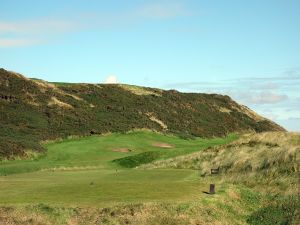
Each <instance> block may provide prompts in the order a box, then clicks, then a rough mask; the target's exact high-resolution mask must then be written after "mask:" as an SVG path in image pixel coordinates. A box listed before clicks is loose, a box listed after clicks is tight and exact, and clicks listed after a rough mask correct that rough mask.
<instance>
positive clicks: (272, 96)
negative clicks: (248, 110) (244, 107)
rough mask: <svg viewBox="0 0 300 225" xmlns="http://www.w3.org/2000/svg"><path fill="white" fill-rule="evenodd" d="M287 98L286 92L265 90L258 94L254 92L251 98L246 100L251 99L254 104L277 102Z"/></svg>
mask: <svg viewBox="0 0 300 225" xmlns="http://www.w3.org/2000/svg"><path fill="white" fill-rule="evenodd" d="M287 99H288V96H287V95H285V94H277V93H274V92H270V91H263V92H260V93H258V94H253V95H252V96H249V99H246V101H249V102H250V103H254V104H275V103H279V102H282V101H285V100H287Z"/></svg>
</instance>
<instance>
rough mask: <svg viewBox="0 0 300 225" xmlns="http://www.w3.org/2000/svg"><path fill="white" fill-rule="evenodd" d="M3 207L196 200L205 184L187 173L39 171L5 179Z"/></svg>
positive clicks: (0, 196)
mask: <svg viewBox="0 0 300 225" xmlns="http://www.w3.org/2000/svg"><path fill="white" fill-rule="evenodd" d="M0 182H1V187H0V199H1V200H0V202H1V204H2V205H15V204H38V203H47V204H51V205H68V206H70V205H71V206H72V205H74V206H107V205H111V204H114V203H136V202H156V201H163V202H178V201H186V200H187V201H189V200H195V199H196V198H197V196H198V197H199V196H200V193H201V185H200V182H199V180H198V179H197V173H196V172H194V171H187V170H146V171H143V170H125V171H118V172H116V171H115V170H103V169H100V170H90V171H76V172H73V171H72V172H70V171H59V172H35V173H28V174H22V175H12V176H9V177H5V178H3V177H2V178H1V179H0Z"/></svg>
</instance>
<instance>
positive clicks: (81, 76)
mask: <svg viewBox="0 0 300 225" xmlns="http://www.w3.org/2000/svg"><path fill="white" fill-rule="evenodd" d="M0 6H1V13H0V67H3V68H5V69H8V70H12V71H16V72H19V73H22V74H24V75H25V76H29V77H37V78H41V79H44V80H48V81H67V82H92V83H100V82H105V81H106V80H107V78H108V77H109V78H110V80H113V81H114V80H117V81H118V82H120V83H128V84H136V85H142V86H151V87H159V88H164V89H178V90H180V91H185V92H209V93H221V94H228V95H230V96H231V97H232V98H233V99H234V100H236V101H238V102H239V103H242V104H245V105H247V106H249V107H250V108H252V109H254V110H255V111H257V112H258V113H260V114H262V115H263V116H265V117H267V118H270V119H272V120H275V121H276V122H278V123H279V124H281V125H283V126H284V127H286V128H287V129H289V130H298V131H300V90H299V89H300V88H299V87H300V41H299V40H300V1H299V0H284V1H283V0H251V1H241V0H222V1H221V0H216V1H211V0H205V1H204V0H203V1H202V0H160V1H153V0H151V1H150V0H148V1H147V0H143V1H142V0H109V1H104V0H103V1H101V0H97V1H96V0H88V1H87V0H72V1H71V0H51V1H50V0H49V1H40V0H26V1H23V0H14V1H11V0H0Z"/></svg>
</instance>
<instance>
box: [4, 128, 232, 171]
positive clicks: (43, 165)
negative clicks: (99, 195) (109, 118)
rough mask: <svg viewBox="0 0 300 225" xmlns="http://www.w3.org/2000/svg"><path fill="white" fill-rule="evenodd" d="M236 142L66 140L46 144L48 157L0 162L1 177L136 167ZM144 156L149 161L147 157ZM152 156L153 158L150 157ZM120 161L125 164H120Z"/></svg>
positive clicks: (148, 137)
mask: <svg viewBox="0 0 300 225" xmlns="http://www.w3.org/2000/svg"><path fill="white" fill-rule="evenodd" d="M236 138H237V136H236V135H234V134H232V135H229V136H228V137H227V138H214V139H201V138H195V139H193V140H184V139H181V138H179V137H177V136H173V135H163V134H160V133H154V132H150V131H135V132H129V133H126V134H118V133H114V134H109V135H104V136H90V137H84V138H78V139H70V140H63V141H59V142H54V143H48V144H46V145H45V147H46V148H47V153H46V154H43V155H40V156H39V157H34V158H33V159H28V160H15V161H0V175H2V176H3V175H9V174H16V173H27V172H32V171H37V170H45V169H58V168H61V169H63V168H70V167H73V168H76V167H77V168H80V167H94V168H115V167H119V166H118V162H121V163H119V165H120V166H125V167H135V166H137V165H141V164H143V163H148V162H152V161H154V160H158V159H167V158H170V157H174V156H178V155H184V154H188V153H191V152H195V151H200V150H202V149H205V148H207V147H209V146H214V145H219V144H225V143H229V142H231V141H232V140H235V139H236ZM155 142H162V143H168V144H171V145H174V148H170V149H164V148H159V147H155V146H153V143H155ZM119 148H128V149H130V150H131V151H130V152H125V153H124V152H118V151H116V150H117V149H119ZM145 152H148V153H145ZM139 154H141V155H139ZM143 154H146V156H147V157H143ZM150 155H152V157H148V156H150ZM126 157H127V158H126ZM131 157H133V158H131ZM120 158H121V160H116V159H120ZM150 158H151V160H150ZM113 160H116V161H115V162H116V163H112V161H113ZM128 160H129V161H131V162H130V166H128V165H125V164H126V163H122V162H124V161H128ZM129 161H128V162H129ZM133 161H134V163H133Z"/></svg>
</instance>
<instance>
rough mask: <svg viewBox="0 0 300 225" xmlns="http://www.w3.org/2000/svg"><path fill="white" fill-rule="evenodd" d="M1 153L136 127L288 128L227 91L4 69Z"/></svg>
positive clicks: (194, 132) (204, 131)
mask: <svg viewBox="0 0 300 225" xmlns="http://www.w3.org/2000/svg"><path fill="white" fill-rule="evenodd" d="M0 124H1V129H0V158H13V157H15V156H25V155H26V150H33V151H43V147H42V146H41V144H40V142H41V141H43V140H49V139H57V138H65V137H67V136H70V135H80V136H85V135H91V134H102V133H107V132H126V131H129V130H132V129H141V128H147V129H151V130H157V131H163V132H170V133H176V134H179V135H180V136H199V137H213V136H225V135H227V134H229V133H232V132H239V131H245V130H252V131H255V132H261V131H278V130H283V128H282V127H280V126H278V125H277V124H275V123H273V122H271V121H269V120H266V119H264V118H262V117H260V116H259V115H257V114H255V113H254V112H253V111H251V110H249V109H248V108H247V107H245V106H241V105H239V104H237V103H236V102H234V101H233V100H232V99H230V98H229V97H228V96H222V95H216V94H194V93H180V92H177V91H173V90H171V91H164V90H159V89H152V88H142V87H136V86H130V85H105V84H68V83H48V82H45V81H41V80H36V79H28V78H26V77H24V76H22V75H20V74H17V73H13V72H9V71H6V70H4V69H0Z"/></svg>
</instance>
